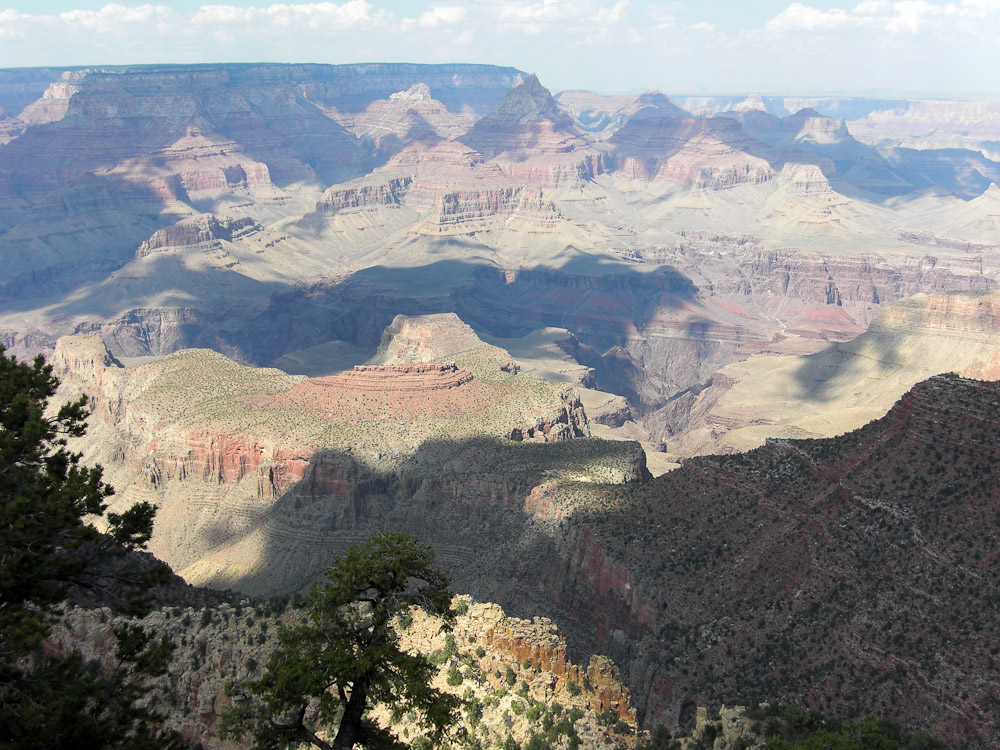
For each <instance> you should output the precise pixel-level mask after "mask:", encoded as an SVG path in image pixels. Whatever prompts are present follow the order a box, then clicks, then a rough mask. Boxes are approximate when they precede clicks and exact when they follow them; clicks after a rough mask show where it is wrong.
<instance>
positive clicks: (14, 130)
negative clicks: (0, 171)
mask: <svg viewBox="0 0 1000 750" xmlns="http://www.w3.org/2000/svg"><path fill="white" fill-rule="evenodd" d="M26 127H27V125H25V123H24V121H23V120H21V119H19V118H17V117H13V116H11V114H10V113H9V112H7V111H6V110H5V109H3V108H2V107H0V146H2V145H4V144H5V143H10V142H11V141H12V140H14V139H15V138H17V137H18V136H19V135H21V133H23V132H24V129H25V128H26ZM0 197H3V194H2V193H0Z"/></svg>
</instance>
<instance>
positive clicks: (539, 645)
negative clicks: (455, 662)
mask: <svg viewBox="0 0 1000 750" xmlns="http://www.w3.org/2000/svg"><path fill="white" fill-rule="evenodd" d="M467 618H468V619H467V620H466V621H464V622H463V623H462V626H460V627H459V628H458V629H457V635H459V636H464V637H465V638H466V639H467V640H471V641H472V642H473V643H479V642H481V641H482V642H485V643H486V644H487V645H488V646H489V647H490V648H491V649H492V650H494V651H496V652H499V653H500V654H502V655H503V656H504V657H506V658H507V660H509V661H513V663H514V664H520V665H522V667H524V668H527V667H531V668H532V669H534V670H537V671H541V672H547V673H549V674H551V675H552V677H553V678H554V680H553V684H552V685H551V691H552V693H560V694H562V693H565V692H567V691H568V687H569V683H574V685H575V686H576V687H579V688H581V691H580V692H581V697H582V698H583V700H584V701H585V702H586V704H587V706H588V707H589V708H590V710H592V711H594V712H595V713H601V712H603V711H605V710H607V709H611V710H612V711H613V712H614V714H615V715H616V716H618V717H619V718H620V719H624V720H625V721H627V722H628V723H629V724H632V725H635V722H636V718H635V709H634V708H633V707H632V705H631V702H630V701H629V695H628V689H627V688H626V687H625V686H624V685H623V684H622V681H621V676H620V675H619V672H618V668H617V667H616V666H615V664H614V662H612V661H611V660H610V659H608V658H607V657H605V656H591V658H590V662H589V664H587V665H586V666H585V667H584V666H578V665H576V664H573V663H572V662H571V661H570V659H569V656H568V652H567V646H566V640H565V639H564V638H562V637H560V636H559V632H558V630H557V628H556V625H555V624H554V623H553V622H552V621H551V620H549V619H548V618H544V617H536V618H534V619H533V620H530V621H529V620H521V619H518V618H515V617H508V616H507V615H506V614H504V611H503V609H502V608H501V607H500V606H499V605H497V604H472V605H471V606H470V607H469V609H468V614H467ZM466 623H467V624H466ZM497 683H498V685H499V684H502V682H501V681H500V680H499V679H498V680H497ZM582 686H586V690H585V691H584V690H583V689H582Z"/></svg>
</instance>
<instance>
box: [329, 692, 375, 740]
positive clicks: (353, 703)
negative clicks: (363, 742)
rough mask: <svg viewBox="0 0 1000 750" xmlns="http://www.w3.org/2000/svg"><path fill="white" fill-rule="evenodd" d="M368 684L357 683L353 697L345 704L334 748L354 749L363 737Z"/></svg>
mask: <svg viewBox="0 0 1000 750" xmlns="http://www.w3.org/2000/svg"><path fill="white" fill-rule="evenodd" d="M367 703H368V685H367V683H364V682H359V683H355V685H354V689H353V690H351V697H350V698H348V699H347V705H346V706H344V716H343V718H341V720H340V728H339V729H338V730H337V737H336V739H334V741H333V750H354V746H355V743H357V741H358V740H359V739H361V733H362V730H363V725H362V723H361V722H362V719H363V718H364V715H365V709H366V708H367V707H368V706H367Z"/></svg>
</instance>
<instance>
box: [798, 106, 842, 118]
mask: <svg viewBox="0 0 1000 750" xmlns="http://www.w3.org/2000/svg"><path fill="white" fill-rule="evenodd" d="M813 117H822V118H823V119H824V120H830V119H832V118H830V117H827V116H826V115H823V114H820V113H819V112H817V111H816V110H815V109H813V108H812V107H803V108H802V109H800V110H799V111H798V112H796V113H795V114H793V115H789V116H788V118H787V119H789V120H806V119H809V118H813Z"/></svg>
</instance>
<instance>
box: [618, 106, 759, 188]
mask: <svg viewBox="0 0 1000 750" xmlns="http://www.w3.org/2000/svg"><path fill="white" fill-rule="evenodd" d="M608 146H609V147H610V148H611V155H612V160H613V162H614V165H615V170H616V171H617V172H619V173H621V174H622V175H623V176H625V177H627V178H629V179H642V180H651V179H662V180H668V181H670V182H678V183H681V184H683V185H686V186H689V187H694V188H701V189H709V190H725V189H728V188H732V187H735V186H737V185H743V184H759V183H763V182H766V181H768V180H770V179H771V178H772V177H774V169H773V168H772V166H771V165H772V163H777V161H778V156H777V154H775V153H774V152H773V151H771V150H770V149H769V148H768V147H767V146H766V145H765V144H764V143H761V142H760V141H757V140H755V139H754V138H752V137H750V136H749V135H747V134H746V133H745V132H743V130H742V128H740V126H739V123H737V122H734V121H732V120H729V119H728V118H715V119H709V120H695V119H692V118H689V117H684V118H678V117H669V116H663V115H658V114H655V113H651V114H647V113H646V112H645V111H642V112H640V113H639V114H638V115H635V116H633V117H632V118H630V119H629V121H628V122H627V123H626V124H625V125H624V126H623V127H622V128H621V129H620V130H619V131H618V132H616V133H615V134H614V135H613V136H612V137H611V138H610V139H609V140H608Z"/></svg>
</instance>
